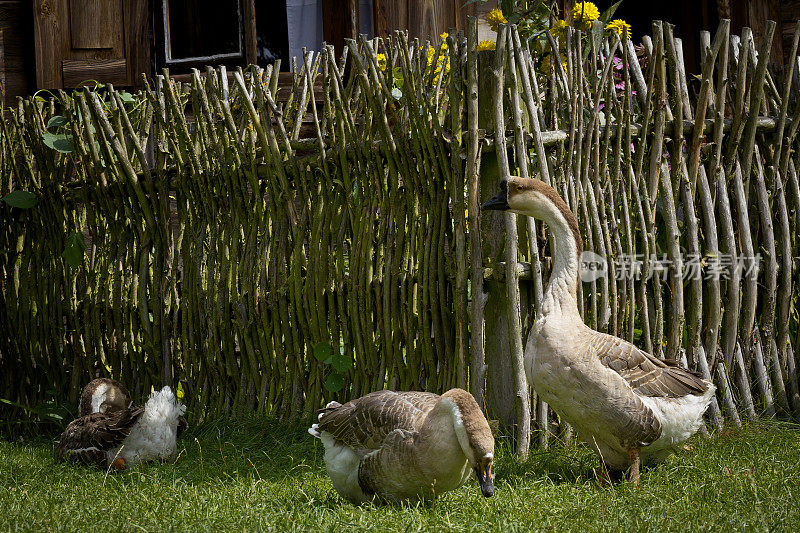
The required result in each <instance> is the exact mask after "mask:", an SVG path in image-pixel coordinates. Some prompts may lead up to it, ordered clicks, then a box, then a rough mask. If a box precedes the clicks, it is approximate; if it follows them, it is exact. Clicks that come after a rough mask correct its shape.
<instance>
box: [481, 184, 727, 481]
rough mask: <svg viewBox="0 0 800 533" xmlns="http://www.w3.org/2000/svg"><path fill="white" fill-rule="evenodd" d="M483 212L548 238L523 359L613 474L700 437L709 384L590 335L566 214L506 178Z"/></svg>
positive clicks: (543, 189) (553, 199) (538, 190)
mask: <svg viewBox="0 0 800 533" xmlns="http://www.w3.org/2000/svg"><path fill="white" fill-rule="evenodd" d="M500 185H501V190H500V192H499V193H498V194H497V195H496V196H494V197H493V198H491V199H490V200H488V201H487V202H486V203H485V204H483V206H481V208H482V209H495V210H510V211H513V212H515V213H519V214H522V215H528V216H531V217H534V218H537V219H540V220H543V221H544V222H545V223H547V225H548V226H549V227H550V230H551V231H552V233H553V235H554V238H555V250H554V252H553V270H552V274H551V276H550V282H549V283H548V285H547V288H546V289H545V294H544V298H543V300H542V305H541V310H540V312H539V316H538V317H537V319H536V322H535V323H534V325H533V330H532V332H531V336H532V337H531V340H530V344H529V347H530V348H532V349H531V350H526V354H525V373H526V375H527V377H528V382H529V383H531V384H532V385H533V387H534V388H535V389H536V392H537V393H538V394H539V395H540V396H541V397H542V399H544V400H545V401H546V402H547V403H549V404H550V405H551V406H552V407H553V409H555V410H556V412H558V413H559V414H560V415H561V416H562V417H564V419H565V420H566V421H567V422H569V423H570V424H572V426H573V427H574V428H575V429H576V431H577V432H578V434H579V435H580V436H581V437H582V438H583V439H584V440H585V441H586V442H587V443H588V444H589V446H590V447H591V448H593V449H594V451H595V452H596V453H597V454H598V455H600V459H601V461H602V462H603V463H604V465H607V466H609V467H611V468H613V469H618V470H624V469H626V468H627V467H629V466H630V473H629V479H630V481H631V482H633V483H638V482H639V467H640V464H641V462H642V461H645V462H657V461H659V460H661V459H663V458H664V457H666V456H667V455H668V454H669V453H670V451H672V449H673V448H675V446H676V445H677V444H679V443H681V442H683V441H684V440H686V439H688V438H689V437H690V436H691V435H692V434H693V433H694V432H695V431H697V430H698V428H699V427H700V424H701V423H702V417H703V413H704V412H705V410H706V408H707V407H708V404H709V402H710V401H711V398H712V395H713V394H714V390H715V387H714V385H712V384H711V383H710V382H709V381H706V380H704V379H702V378H700V377H699V376H698V375H697V374H695V373H694V372H691V371H689V370H685V369H682V368H679V367H678V366H677V364H676V363H675V362H673V361H666V360H661V359H658V358H656V357H653V356H652V355H650V354H648V353H645V352H643V351H642V350H640V349H638V348H637V347H636V346H634V345H633V344H631V343H629V342H627V341H625V340H623V339H620V338H618V337H614V336H611V335H607V334H605V333H600V332H598V331H594V330H593V329H591V328H589V327H588V326H587V325H586V324H584V323H583V319H582V318H581V316H580V314H579V313H578V304H577V298H576V295H577V288H578V258H579V257H580V254H581V249H582V246H581V244H582V241H581V236H580V233H579V231H578V224H577V221H576V220H575V217H574V216H573V214H572V211H570V210H569V208H568V207H567V204H566V203H565V202H564V200H563V199H562V198H561V197H560V196H559V195H558V193H557V192H556V191H555V189H553V188H552V187H550V186H549V185H547V184H545V183H544V182H542V181H540V180H536V179H525V178H519V177H516V176H512V177H510V178H509V179H507V180H504V181H503V182H501V184H500Z"/></svg>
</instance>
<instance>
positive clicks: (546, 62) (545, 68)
mask: <svg viewBox="0 0 800 533" xmlns="http://www.w3.org/2000/svg"><path fill="white" fill-rule="evenodd" d="M550 57H551V54H545V55H544V57H542V62H541V64H540V69H541V71H542V73H544V74H549V73H550ZM561 64H562V65H563V66H564V70H567V59H566V57H563V58H562V59H561Z"/></svg>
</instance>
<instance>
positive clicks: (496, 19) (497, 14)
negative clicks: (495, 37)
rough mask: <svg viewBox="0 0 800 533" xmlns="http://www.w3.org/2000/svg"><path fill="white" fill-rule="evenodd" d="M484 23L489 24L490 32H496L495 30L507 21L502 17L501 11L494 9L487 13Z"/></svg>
mask: <svg viewBox="0 0 800 533" xmlns="http://www.w3.org/2000/svg"><path fill="white" fill-rule="evenodd" d="M486 22H488V23H489V27H491V28H492V30H494V31H497V28H498V27H499V26H500V24H505V23H506V22H508V21H507V20H506V18H505V17H504V16H503V11H502V10H500V9H498V8H494V9H492V10H491V11H489V14H488V15H486Z"/></svg>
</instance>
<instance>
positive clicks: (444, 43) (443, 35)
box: [439, 31, 450, 50]
mask: <svg viewBox="0 0 800 533" xmlns="http://www.w3.org/2000/svg"><path fill="white" fill-rule="evenodd" d="M448 35H450V34H449V33H447V32H446V31H445V32H442V33H441V35H439V37H440V38H441V39H442V44H441V48H442V50H447V36H448Z"/></svg>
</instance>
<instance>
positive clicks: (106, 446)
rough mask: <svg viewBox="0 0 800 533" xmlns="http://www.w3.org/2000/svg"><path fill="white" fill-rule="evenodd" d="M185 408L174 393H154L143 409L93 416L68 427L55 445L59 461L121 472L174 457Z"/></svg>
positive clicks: (164, 390) (127, 409)
mask: <svg viewBox="0 0 800 533" xmlns="http://www.w3.org/2000/svg"><path fill="white" fill-rule="evenodd" d="M185 411H186V407H185V406H183V405H182V404H180V403H179V402H178V401H177V399H176V398H175V395H174V394H173V393H172V390H171V389H170V388H169V387H164V388H163V389H161V390H160V391H158V392H153V393H152V394H151V395H150V398H149V399H148V400H147V403H145V405H144V407H133V406H132V405H131V406H129V407H128V408H125V409H116V410H115V409H112V410H110V411H107V412H93V413H90V414H88V415H85V416H81V417H80V418H77V419H75V420H73V421H72V422H70V423H69V425H68V426H67V428H66V429H65V430H64V433H62V435H61V439H60V440H59V442H58V444H57V445H56V452H57V453H58V458H59V459H61V460H66V459H74V460H77V461H80V462H82V463H86V464H96V465H98V466H101V467H103V466H106V465H108V464H113V465H114V466H115V467H117V468H119V469H123V468H125V465H126V464H127V463H129V462H132V461H133V462H140V463H143V462H146V461H149V460H152V459H166V458H168V457H171V456H172V455H174V454H175V439H176V437H177V432H178V424H179V419H180V417H181V415H183V413H184V412H185Z"/></svg>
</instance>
